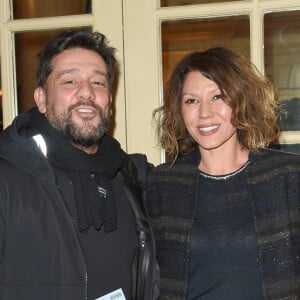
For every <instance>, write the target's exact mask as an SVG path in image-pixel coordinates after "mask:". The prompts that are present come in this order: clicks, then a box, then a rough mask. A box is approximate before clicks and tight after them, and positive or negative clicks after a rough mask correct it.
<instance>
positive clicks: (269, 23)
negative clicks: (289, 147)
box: [264, 11, 300, 131]
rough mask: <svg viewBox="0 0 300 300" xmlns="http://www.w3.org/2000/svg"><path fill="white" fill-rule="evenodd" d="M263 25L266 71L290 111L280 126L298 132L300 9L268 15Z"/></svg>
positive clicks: (299, 107)
mask: <svg viewBox="0 0 300 300" xmlns="http://www.w3.org/2000/svg"><path fill="white" fill-rule="evenodd" d="M264 28H265V33H264V35H265V72H266V75H267V76H268V77H269V79H270V80H271V81H272V83H273V84H274V86H275V89H276V91H277V93H278V94H279V97H280V99H281V100H282V101H283V107H284V108H285V110H286V111H287V118H286V119H284V120H282V122H281V129H282V130H283V131H289V130H291V131H293V130H296V131H299V130H300V117H299V116H300V11H288V12H280V13H269V14H266V15H265V18H264Z"/></svg>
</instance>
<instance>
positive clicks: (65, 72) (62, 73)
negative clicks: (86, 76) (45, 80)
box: [56, 68, 80, 79]
mask: <svg viewBox="0 0 300 300" xmlns="http://www.w3.org/2000/svg"><path fill="white" fill-rule="evenodd" d="M77 72H80V70H79V69H77V68H72V69H66V70H62V71H61V72H59V73H58V75H57V78H56V79H59V78H60V77H62V76H63V75H65V74H70V73H77Z"/></svg>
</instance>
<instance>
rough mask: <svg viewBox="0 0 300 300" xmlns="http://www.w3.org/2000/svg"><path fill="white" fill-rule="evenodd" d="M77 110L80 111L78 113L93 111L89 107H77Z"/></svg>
mask: <svg viewBox="0 0 300 300" xmlns="http://www.w3.org/2000/svg"><path fill="white" fill-rule="evenodd" d="M77 111H78V112H80V113H92V112H94V111H93V110H92V109H90V108H79V109H77Z"/></svg>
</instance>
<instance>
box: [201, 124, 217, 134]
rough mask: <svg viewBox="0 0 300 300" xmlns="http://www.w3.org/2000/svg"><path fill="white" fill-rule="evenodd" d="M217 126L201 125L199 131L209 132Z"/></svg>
mask: <svg viewBox="0 0 300 300" xmlns="http://www.w3.org/2000/svg"><path fill="white" fill-rule="evenodd" d="M217 128H219V125H214V126H208V127H201V128H199V131H200V132H211V131H214V130H216V129H217Z"/></svg>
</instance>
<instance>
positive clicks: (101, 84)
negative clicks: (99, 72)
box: [92, 80, 106, 87]
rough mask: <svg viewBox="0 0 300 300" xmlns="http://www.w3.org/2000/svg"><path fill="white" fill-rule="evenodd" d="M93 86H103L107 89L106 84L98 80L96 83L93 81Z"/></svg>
mask: <svg viewBox="0 0 300 300" xmlns="http://www.w3.org/2000/svg"><path fill="white" fill-rule="evenodd" d="M92 85H94V86H100V87H101V86H102V87H105V86H106V84H105V83H104V82H103V81H98V80H96V81H93V82H92Z"/></svg>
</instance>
